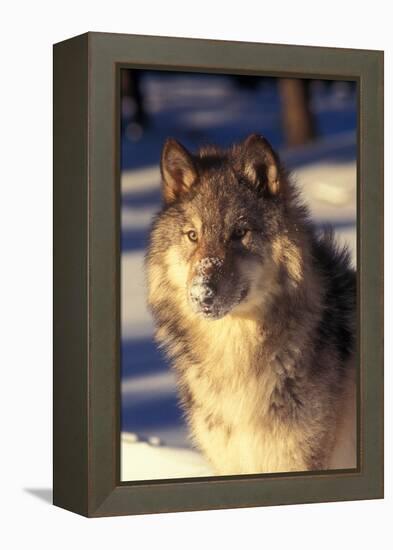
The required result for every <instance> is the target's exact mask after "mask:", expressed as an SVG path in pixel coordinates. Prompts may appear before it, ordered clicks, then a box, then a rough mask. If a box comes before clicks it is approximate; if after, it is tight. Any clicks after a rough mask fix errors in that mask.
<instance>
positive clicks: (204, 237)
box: [146, 134, 356, 474]
mask: <svg viewBox="0 0 393 550" xmlns="http://www.w3.org/2000/svg"><path fill="white" fill-rule="evenodd" d="M161 173H162V183H163V199H164V205H163V208H162V210H161V212H160V213H159V214H158V216H157V217H156V219H155V221H154V223H153V227H152V231H151V237H150V243H149V249H148V253H147V256H146V269H147V278H148V288H149V305H150V308H151V311H152V313H153V317H154V319H155V323H156V338H157V341H158V343H159V344H160V345H162V346H163V347H164V349H165V350H166V353H167V355H168V357H169V358H170V361H171V363H172V365H173V368H174V369H175V372H176V375H177V380H178V388H179V396H180V399H181V403H182V406H183V410H184V413H185V416H186V418H187V421H188V424H189V427H190V433H191V437H192V440H193V442H194V444H195V445H196V446H197V447H198V448H199V449H200V450H201V451H202V452H203V453H204V454H205V456H206V457H207V458H208V460H209V461H210V462H211V464H212V466H213V468H214V470H215V471H216V472H217V473H218V474H239V473H240V474H243V473H264V472H287V471H304V470H322V469H327V468H354V467H356V414H355V405H356V403H355V382H354V380H355V376H354V360H353V356H354V349H355V309H356V303H355V296H356V278H355V273H354V271H353V270H352V269H351V267H350V259H349V255H348V253H347V251H346V250H345V249H339V248H338V247H337V246H336V244H335V242H334V239H333V236H332V234H331V233H329V232H325V233H324V234H319V233H318V232H317V231H316V229H315V227H314V225H313V224H312V222H311V220H310V216H309V214H308V211H307V208H306V207H305V205H304V204H303V202H302V201H301V199H300V197H299V194H298V192H297V190H296V187H295V186H294V185H293V183H292V182H291V179H290V177H289V176H288V175H287V173H286V172H285V170H284V168H283V167H282V165H281V163H280V162H279V159H278V157H277V155H276V153H275V152H274V151H273V149H272V148H271V146H270V144H269V143H268V142H267V141H266V140H265V139H264V138H262V137H261V136H258V135H256V134H253V135H251V136H249V137H248V138H247V139H246V140H245V141H244V142H242V143H240V144H238V145H234V146H233V147H231V148H230V149H228V150H220V149H218V148H215V147H207V148H203V149H201V150H200V151H199V152H198V154H196V155H192V154H190V153H189V152H188V151H187V150H186V149H185V148H184V147H182V146H181V145H180V144H179V143H177V142H176V141H174V140H167V142H166V144H165V146H164V148H163V152H162V159H161Z"/></svg>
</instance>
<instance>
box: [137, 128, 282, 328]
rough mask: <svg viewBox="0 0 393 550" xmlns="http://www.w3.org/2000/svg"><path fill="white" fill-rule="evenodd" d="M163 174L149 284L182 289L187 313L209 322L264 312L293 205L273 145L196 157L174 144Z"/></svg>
mask: <svg viewBox="0 0 393 550" xmlns="http://www.w3.org/2000/svg"><path fill="white" fill-rule="evenodd" d="M161 174H162V194H163V199H164V208H163V210H162V212H161V213H160V214H159V215H158V217H157V219H156V221H155V223H154V225H153V229H152V234H151V242H150V249H149V253H148V263H149V264H150V271H151V277H150V283H151V284H153V286H156V287H157V286H160V287H161V288H160V290H161V292H165V290H164V289H165V288H166V287H168V286H170V287H171V288H172V289H173V288H176V291H177V299H179V300H183V303H184V307H185V308H188V310H189V311H190V313H192V314H194V315H198V316H200V317H203V318H206V319H219V318H222V317H223V316H225V315H226V314H228V313H229V312H232V313H239V314H244V313H246V312H247V311H249V310H251V309H252V308H258V307H259V306H261V304H262V303H263V302H264V300H265V299H266V298H267V297H268V295H270V294H271V293H272V292H274V284H273V279H274V281H275V284H277V274H278V270H279V265H278V264H279V261H278V255H279V253H280V251H279V248H280V247H281V248H282V245H283V242H284V241H285V235H286V234H287V233H288V230H287V223H288V215H284V214H286V209H287V204H288V201H289V200H290V188H289V185H288V182H287V180H286V178H285V174H284V171H283V169H282V168H281V166H280V163H279V159H278V157H277V155H276V153H275V152H274V151H273V149H272V147H271V146H270V144H269V143H268V142H267V140H266V139H264V138H263V137H261V136H259V135H256V134H253V135H251V136H249V137H248V138H247V139H246V140H245V141H244V142H242V143H240V144H238V145H235V146H233V147H232V148H230V149H228V150H220V149H218V148H215V147H207V148H203V149H201V150H200V151H199V153H198V154H197V155H192V154H190V153H189V152H188V151H187V150H186V149H185V148H184V147H183V146H182V145H181V144H180V143H178V142H177V141H175V140H173V139H168V140H167V141H166V143H165V145H164V148H163V151H162V157H161ZM280 243H281V244H280ZM281 252H282V251H281ZM152 278H153V279H154V281H153V283H152ZM153 301H154V298H153Z"/></svg>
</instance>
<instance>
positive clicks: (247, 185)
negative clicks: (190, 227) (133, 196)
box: [161, 134, 282, 205]
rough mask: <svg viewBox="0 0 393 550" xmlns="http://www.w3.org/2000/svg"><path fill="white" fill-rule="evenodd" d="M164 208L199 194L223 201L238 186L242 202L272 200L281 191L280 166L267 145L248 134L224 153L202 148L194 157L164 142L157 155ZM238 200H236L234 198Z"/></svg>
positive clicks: (261, 139)
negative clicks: (241, 192) (246, 200)
mask: <svg viewBox="0 0 393 550" xmlns="http://www.w3.org/2000/svg"><path fill="white" fill-rule="evenodd" d="M161 175H162V183H163V187H162V191H163V198H164V202H165V204H166V205H170V204H173V203H175V202H178V201H181V200H183V199H184V198H187V199H189V198H192V197H193V196H195V194H197V193H198V192H199V191H202V190H203V192H204V193H205V194H206V193H207V194H208V195H211V197H210V198H211V199H213V200H214V199H216V198H219V199H220V200H223V201H225V200H226V199H228V198H229V197H230V196H231V194H232V195H233V192H236V191H238V190H239V184H241V185H242V190H243V195H244V198H245V199H246V198H247V195H248V199H250V198H251V197H252V196H253V197H254V198H255V197H262V196H263V197H265V198H267V197H274V196H278V195H279V192H280V191H282V189H281V186H280V164H279V160H278V156H277V154H276V153H275V151H274V150H273V148H272V147H271V145H270V143H269V142H268V141H267V140H266V139H265V138H263V137H262V136H259V135H258V134H252V135H251V136H249V137H248V138H247V139H246V140H244V141H243V142H241V143H238V144H234V145H232V146H231V147H229V148H228V149H220V148H218V147H216V146H207V147H203V148H201V149H200V150H199V152H198V153H196V154H191V153H190V152H189V151H187V149H186V148H185V147H184V146H183V145H181V144H180V143H179V142H177V141H176V140H174V139H171V138H169V139H167V140H166V142H165V144H164V147H163V150H162V155H161ZM237 198H238V197H237Z"/></svg>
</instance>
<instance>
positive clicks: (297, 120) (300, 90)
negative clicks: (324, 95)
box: [279, 78, 316, 146]
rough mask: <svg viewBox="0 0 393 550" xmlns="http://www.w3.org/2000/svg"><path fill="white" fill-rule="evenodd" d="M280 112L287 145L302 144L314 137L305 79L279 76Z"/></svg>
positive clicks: (312, 118)
mask: <svg viewBox="0 0 393 550" xmlns="http://www.w3.org/2000/svg"><path fill="white" fill-rule="evenodd" d="M279 90H280V96H281V104H282V106H281V112H282V122H283V127H284V133H285V139H286V143H287V145H290V146H296V145H304V144H305V143H308V142H309V141H312V140H313V139H314V138H315V134H316V132H315V123H314V117H313V115H312V113H311V110H310V102H309V86H308V83H307V81H306V80H302V79H298V78H280V80H279Z"/></svg>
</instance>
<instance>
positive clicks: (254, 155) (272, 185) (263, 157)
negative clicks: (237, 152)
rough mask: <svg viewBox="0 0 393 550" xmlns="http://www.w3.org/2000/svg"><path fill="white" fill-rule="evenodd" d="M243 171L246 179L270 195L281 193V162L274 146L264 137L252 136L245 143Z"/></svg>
mask: <svg viewBox="0 0 393 550" xmlns="http://www.w3.org/2000/svg"><path fill="white" fill-rule="evenodd" d="M243 148H244V157H243V158H244V163H243V170H244V173H245V175H246V177H247V178H248V179H249V180H250V181H251V182H252V183H253V184H254V185H256V186H257V187H258V188H259V189H264V190H267V191H268V193H269V194H270V195H277V194H278V193H279V191H280V177H279V162H278V157H277V155H276V153H275V152H274V151H273V148H272V146H271V145H270V143H269V142H268V141H267V139H265V138H264V137H262V136H260V135H258V134H251V135H250V136H248V138H247V139H246V140H245V141H244V142H243Z"/></svg>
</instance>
